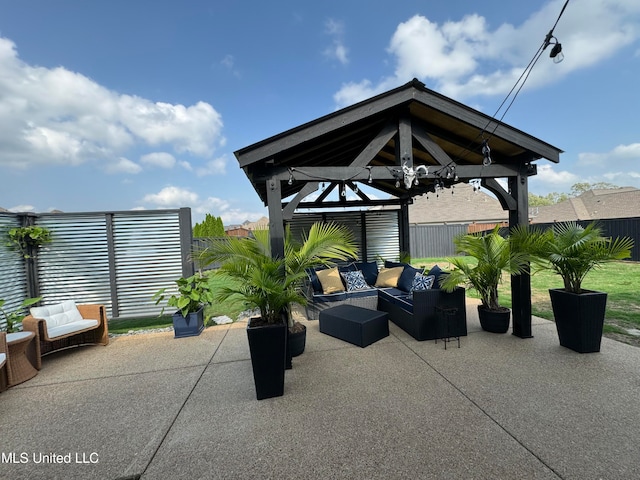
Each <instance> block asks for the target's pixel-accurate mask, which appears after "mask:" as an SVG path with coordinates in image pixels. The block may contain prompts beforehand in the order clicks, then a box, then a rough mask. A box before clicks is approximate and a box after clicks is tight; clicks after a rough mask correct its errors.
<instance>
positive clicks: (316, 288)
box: [305, 267, 324, 293]
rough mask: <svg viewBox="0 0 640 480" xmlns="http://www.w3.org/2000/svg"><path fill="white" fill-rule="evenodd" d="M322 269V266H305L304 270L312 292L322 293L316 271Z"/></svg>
mask: <svg viewBox="0 0 640 480" xmlns="http://www.w3.org/2000/svg"><path fill="white" fill-rule="evenodd" d="M319 270H324V268H323V267H317V268H306V269H305V272H307V276H308V277H309V283H311V286H312V287H313V293H322V284H321V283H320V280H318V271H319Z"/></svg>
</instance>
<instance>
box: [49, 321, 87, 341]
mask: <svg viewBox="0 0 640 480" xmlns="http://www.w3.org/2000/svg"><path fill="white" fill-rule="evenodd" d="M97 326H98V320H76V321H75V322H71V323H65V324H64V325H59V326H57V327H49V326H47V334H48V335H49V338H56V337H61V336H63V335H68V334H69V333H74V332H79V331H81V330H86V329H89V328H94V327H97Z"/></svg>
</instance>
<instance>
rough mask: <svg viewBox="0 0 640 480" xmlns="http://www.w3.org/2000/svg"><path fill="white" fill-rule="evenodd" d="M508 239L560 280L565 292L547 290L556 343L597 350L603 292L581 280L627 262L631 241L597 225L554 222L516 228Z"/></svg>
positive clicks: (591, 350) (602, 318) (604, 298)
mask: <svg viewBox="0 0 640 480" xmlns="http://www.w3.org/2000/svg"><path fill="white" fill-rule="evenodd" d="M513 239H514V243H515V244H516V245H518V248H519V249H520V250H521V251H523V252H527V253H529V254H531V256H532V259H533V261H534V262H535V264H536V265H537V267H538V268H543V269H550V270H552V271H554V272H555V273H557V274H558V275H560V277H562V281H563V283H564V288H552V289H549V296H550V298H551V307H552V309H553V316H554V319H555V322H556V329H557V331H558V337H559V340H560V345H562V346H563V347H567V348H570V349H571V350H575V351H576V352H580V353H590V352H599V351H600V344H601V341H602V330H603V327H604V318H605V309H606V305H607V294H606V293H604V292H597V291H592V290H586V289H583V288H582V282H583V280H584V279H585V277H586V276H587V274H588V273H589V272H591V271H592V270H593V269H595V268H597V267H598V266H600V265H602V264H603V263H605V262H610V261H613V260H623V259H625V258H629V257H630V256H631V248H633V240H632V239H631V238H629V237H618V238H616V239H612V238H608V237H604V236H602V228H601V227H600V226H599V225H598V224H597V223H590V224H588V225H587V226H586V227H582V226H581V225H580V224H578V223H577V222H565V223H558V224H555V225H554V226H553V228H549V229H547V230H544V231H541V230H539V229H528V228H521V229H518V230H516V231H514V235H513Z"/></svg>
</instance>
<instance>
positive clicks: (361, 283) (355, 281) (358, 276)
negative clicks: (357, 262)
mask: <svg viewBox="0 0 640 480" xmlns="http://www.w3.org/2000/svg"><path fill="white" fill-rule="evenodd" d="M341 275H342V278H343V279H344V283H345V285H346V286H347V292H352V291H354V290H363V289H365V288H369V284H367V281H366V280H365V279H364V275H363V274H362V272H361V271H360V270H356V271H355V272H343V273H341Z"/></svg>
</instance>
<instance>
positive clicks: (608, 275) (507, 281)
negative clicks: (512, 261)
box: [411, 258, 640, 346]
mask: <svg viewBox="0 0 640 480" xmlns="http://www.w3.org/2000/svg"><path fill="white" fill-rule="evenodd" d="M469 260H470V261H473V259H469ZM411 263H413V264H414V265H416V266H423V265H424V266H428V267H430V266H432V265H434V264H436V263H437V264H438V265H440V267H441V268H443V269H448V268H450V264H449V262H447V260H446V259H444V258H418V259H414V260H412V262H411ZM503 280H504V283H503V284H502V285H501V286H500V289H499V291H500V304H501V305H503V306H505V307H511V278H510V277H509V276H508V275H505V276H504V277H503ZM582 286H583V288H585V289H588V290H598V291H601V292H606V293H608V298H607V310H606V317H605V325H604V334H605V336H607V337H610V338H614V339H616V340H619V341H622V342H625V343H629V344H632V345H636V346H640V337H637V336H633V335H630V334H629V333H627V330H628V329H638V330H640V296H638V293H637V292H638V291H640V263H637V262H612V263H607V264H605V265H603V266H602V267H601V268H599V269H597V270H594V271H592V272H591V273H589V275H587V278H586V279H585V281H584V282H583V284H582ZM562 287H563V283H562V278H560V276H559V275H556V274H554V273H553V272H551V271H539V272H534V273H533V275H532V276H531V308H532V311H533V314H534V315H536V316H538V317H542V318H546V319H548V320H553V312H552V310H551V300H550V298H549V289H550V288H562ZM467 295H469V296H470V297H474V298H478V296H477V294H476V293H475V292H474V291H467Z"/></svg>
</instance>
